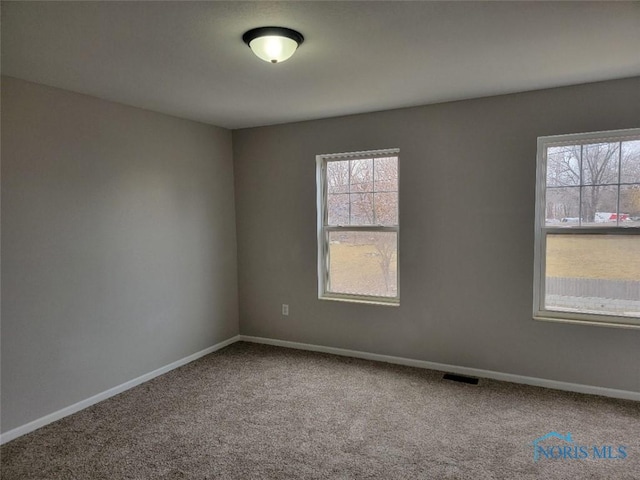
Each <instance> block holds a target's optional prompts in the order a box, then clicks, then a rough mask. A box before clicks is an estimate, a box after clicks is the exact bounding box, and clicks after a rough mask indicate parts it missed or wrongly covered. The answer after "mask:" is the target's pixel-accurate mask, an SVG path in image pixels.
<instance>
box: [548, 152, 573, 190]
mask: <svg viewBox="0 0 640 480" xmlns="http://www.w3.org/2000/svg"><path fill="white" fill-rule="evenodd" d="M569 185H576V186H577V185H580V145H568V146H563V147H549V148H548V149H547V186H548V187H564V186H569Z"/></svg>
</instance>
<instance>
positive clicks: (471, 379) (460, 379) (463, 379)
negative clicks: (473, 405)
mask: <svg viewBox="0 0 640 480" xmlns="http://www.w3.org/2000/svg"><path fill="white" fill-rule="evenodd" d="M442 378H443V379H444V380H453V381H454V382H460V383H469V384H471V385H477V384H478V379H477V378H475V377H465V376H464V375H454V374H453V373H445V374H444V376H443V377H442Z"/></svg>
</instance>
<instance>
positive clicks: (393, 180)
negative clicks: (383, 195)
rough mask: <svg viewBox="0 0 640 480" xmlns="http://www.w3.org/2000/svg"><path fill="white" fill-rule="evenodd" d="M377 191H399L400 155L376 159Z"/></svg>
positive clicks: (375, 176) (375, 178)
mask: <svg viewBox="0 0 640 480" xmlns="http://www.w3.org/2000/svg"><path fill="white" fill-rule="evenodd" d="M374 162H375V175H374V181H375V186H374V188H375V191H376V192H397V191H398V157H383V158H376V159H375V161H374Z"/></svg>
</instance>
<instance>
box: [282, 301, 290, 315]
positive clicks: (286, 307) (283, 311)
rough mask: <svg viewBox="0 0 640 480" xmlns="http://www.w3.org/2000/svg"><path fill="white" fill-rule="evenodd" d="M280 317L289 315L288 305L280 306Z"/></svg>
mask: <svg viewBox="0 0 640 480" xmlns="http://www.w3.org/2000/svg"><path fill="white" fill-rule="evenodd" d="M282 315H285V316H287V315H289V305H287V304H286V303H283V304H282Z"/></svg>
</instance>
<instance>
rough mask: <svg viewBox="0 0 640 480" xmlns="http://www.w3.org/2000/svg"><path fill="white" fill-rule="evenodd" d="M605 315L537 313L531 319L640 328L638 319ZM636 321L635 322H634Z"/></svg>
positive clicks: (596, 325)
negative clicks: (564, 315)
mask: <svg viewBox="0 0 640 480" xmlns="http://www.w3.org/2000/svg"><path fill="white" fill-rule="evenodd" d="M606 318H607V317H603V318H602V319H600V318H591V317H586V316H585V317H578V316H576V317H575V318H569V317H556V316H552V315H545V314H544V313H539V314H536V315H534V316H533V319H534V320H536V321H541V322H554V323H568V324H573V325H588V326H595V327H613V328H626V329H640V320H639V319H633V318H627V317H610V318H611V320H607V319H606ZM636 322H637V323H636Z"/></svg>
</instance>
